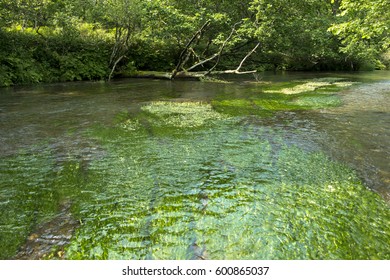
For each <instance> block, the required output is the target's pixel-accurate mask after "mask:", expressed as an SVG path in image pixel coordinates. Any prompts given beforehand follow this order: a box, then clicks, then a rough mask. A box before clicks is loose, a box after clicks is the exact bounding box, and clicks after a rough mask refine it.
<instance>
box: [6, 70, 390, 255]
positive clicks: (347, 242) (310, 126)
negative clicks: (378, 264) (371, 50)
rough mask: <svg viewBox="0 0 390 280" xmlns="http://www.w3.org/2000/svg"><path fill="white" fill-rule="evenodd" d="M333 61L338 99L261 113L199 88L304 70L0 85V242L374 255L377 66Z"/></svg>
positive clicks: (383, 179)
mask: <svg viewBox="0 0 390 280" xmlns="http://www.w3.org/2000/svg"><path fill="white" fill-rule="evenodd" d="M325 76H332V77H334V76H335V74H329V75H325ZM336 76H337V75H336ZM338 76H340V77H343V78H347V79H349V80H352V81H359V82H360V83H359V84H356V85H354V86H353V87H351V88H348V89H345V90H342V91H340V92H338V93H337V94H335V95H334V96H335V97H337V98H339V99H340V100H341V106H339V107H330V108H323V109H318V108H317V109H315V110H295V109H294V110H292V109H291V110H286V109H283V110H275V112H271V113H269V112H268V113H269V114H265V115H264V116H263V115H262V114H259V115H256V114H253V110H254V109H253V108H243V107H242V106H241V107H237V108H236V107H235V108H236V109H234V110H238V111H237V112H235V113H234V114H226V112H222V111H223V110H221V112H220V114H221V115H220V116H221V117H216V116H219V115H216V114H219V113H218V112H217V111H218V110H217V111H215V112H214V111H213V112H211V113H210V112H209V111H208V110H209V109H208V108H209V107H207V106H209V105H207V104H210V103H211V104H213V102H214V101H215V100H217V101H221V100H222V101H223V100H225V99H226V100H254V101H253V103H254V104H263V103H261V102H262V99H264V98H265V97H266V96H265V95H261V94H262V92H263V90H264V87H269V85H270V84H269V83H271V85H272V84H273V83H275V82H280V81H283V82H288V81H292V80H294V81H296V80H300V79H306V80H307V79H313V78H318V74H316V75H314V74H304V73H301V74H299V75H287V76H283V75H282V76H281V75H277V76H273V75H269V76H268V75H264V76H262V77H260V79H261V80H262V81H263V82H267V84H265V83H248V82H247V81H246V80H238V81H235V82H234V83H230V84H220V83H200V82H188V81H186V82H180V81H175V82H169V81H152V80H123V81H117V82H113V83H111V84H106V83H67V84H54V85H45V86H34V87H18V88H12V89H1V91H0V128H1V129H0V142H1V145H0V158H1V161H0V246H1V248H0V249H1V250H0V251H1V253H0V254H1V255H0V257H1V258H2V259H11V258H27V259H33V258H48V259H51V258H67V259H388V258H389V257H390V251H389V247H388V244H389V242H390V224H389V221H390V220H389V217H390V211H389V207H388V201H389V193H390V191H389V180H390V174H389V173H390V172H389V171H390V168H389V161H388V158H389V153H390V148H389V147H390V145H389V144H390V143H389V133H390V132H389V131H390V130H389V129H390V126H389V124H390V108H389V106H387V104H389V101H390V87H389V81H390V75H389V74H388V72H378V73H367V74H360V75H356V74H355V75H351V74H341V73H340V74H338ZM332 96H333V95H332ZM159 100H164V101H169V102H190V103H191V102H192V103H191V104H199V106H198V107H199V110H200V111H196V110H194V111H193V112H192V111H191V112H190V113H189V114H187V115H185V116H183V115H180V113H177V112H176V113H174V114H173V113H172V112H171V113H170V114H168V115H164V117H163V118H162V117H161V115H160V116H159V115H158V114H157V115H156V114H153V113H151V112H150V111H147V110H145V108H147V107H145V106H147V105H149V104H151V103H150V102H152V101H159ZM197 102H202V103H197ZM256 102H257V103H256ZM174 104H177V103H174ZM198 107H196V106H195V107H194V108H195V109H196V108H198ZM240 108H241V109H240ZM219 109H221V108H219ZM255 109H256V110H257V107H256V108H255ZM202 110H203V111H202ZM210 110H214V109H212V108H211V109H210ZM240 110H241V111H240ZM199 112H200V113H199ZM205 116H210V117H207V118H206V117H205ZM170 118H172V120H177V119H178V118H179V119H180V120H181V123H182V124H186V125H182V126H177V125H175V124H177V122H176V121H175V122H168V121H167V120H171V119H170ZM199 123H200V125H199ZM378 194H380V195H378ZM68 206H69V207H68Z"/></svg>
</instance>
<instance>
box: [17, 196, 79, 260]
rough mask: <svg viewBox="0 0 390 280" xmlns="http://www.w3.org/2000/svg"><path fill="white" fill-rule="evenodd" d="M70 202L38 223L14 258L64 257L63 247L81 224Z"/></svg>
mask: <svg viewBox="0 0 390 280" xmlns="http://www.w3.org/2000/svg"><path fill="white" fill-rule="evenodd" d="M70 207H71V203H70V202H65V203H63V204H62V205H61V206H60V212H59V214H58V215H56V216H55V217H54V218H53V219H51V220H50V221H48V222H45V223H43V224H40V225H38V227H37V228H36V230H35V231H34V232H32V233H31V234H30V235H29V236H28V237H27V240H26V242H25V243H24V244H23V246H22V247H21V248H20V249H19V251H18V253H17V255H16V256H15V257H14V259H17V260H40V259H45V258H48V257H50V258H51V259H53V258H54V259H56V258H59V259H63V258H64V257H65V256H64V252H63V248H64V247H65V245H67V244H68V243H69V242H70V239H71V238H72V235H73V233H74V231H75V229H76V228H77V227H78V226H79V224H80V223H79V222H78V221H76V220H75V219H74V218H73V217H72V215H71V213H70Z"/></svg>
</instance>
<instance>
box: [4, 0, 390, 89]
mask: <svg viewBox="0 0 390 280" xmlns="http://www.w3.org/2000/svg"><path fill="white" fill-rule="evenodd" d="M0 14H1V15H2V16H1V18H0V41H1V44H0V85H2V86H4V85H13V84H20V83H35V82H50V81H67V80H83V79H111V78H112V77H113V76H115V75H126V74H128V73H130V72H132V71H135V70H153V71H167V72H172V73H174V74H172V77H174V76H175V75H176V74H177V73H179V72H183V73H187V72H194V71H195V72H202V73H203V74H204V75H208V74H212V73H213V72H219V73H222V72H226V73H246V72H253V71H260V70H278V69H287V70H358V69H376V68H385V67H386V65H387V66H388V65H389V60H390V58H389V56H390V55H389V45H390V39H389V38H390V37H389V33H388V32H389V30H388V29H389V27H390V3H389V0H370V1H368V0H363V1H361V0H322V1H318V0H272V1H271V0H242V1H233V0H223V1H221V0H218V1H216V0H197V1H192V0H145V1H142V0H12V1H11V0H0Z"/></svg>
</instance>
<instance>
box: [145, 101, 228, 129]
mask: <svg viewBox="0 0 390 280" xmlns="http://www.w3.org/2000/svg"><path fill="white" fill-rule="evenodd" d="M141 109H142V110H143V111H144V112H147V113H150V114H152V115H153V116H154V117H155V118H156V119H155V120H154V121H153V124H154V125H158V126H164V125H165V126H173V127H178V128H184V127H200V126H203V125H205V124H206V123H210V122H212V121H217V120H222V119H226V118H227V116H225V115H223V114H221V113H218V112H216V111H214V110H213V108H212V106H211V105H210V104H207V103H203V102H168V101H157V102H152V103H150V104H148V105H145V106H143V107H142V108H141Z"/></svg>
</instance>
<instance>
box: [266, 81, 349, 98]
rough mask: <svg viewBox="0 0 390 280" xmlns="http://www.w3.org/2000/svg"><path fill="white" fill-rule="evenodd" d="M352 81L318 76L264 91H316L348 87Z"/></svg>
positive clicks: (284, 92)
mask: <svg viewBox="0 0 390 280" xmlns="http://www.w3.org/2000/svg"><path fill="white" fill-rule="evenodd" d="M353 84H354V83H353V82H349V81H343V79H342V78H319V79H311V80H308V81H305V82H304V83H303V84H302V83H301V84H298V85H295V86H292V87H291V86H288V87H282V88H279V89H268V90H265V92H266V93H283V94H301V93H307V92H312V91H316V90H318V89H327V88H330V89H337V88H345V87H350V86H352V85H353Z"/></svg>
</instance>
